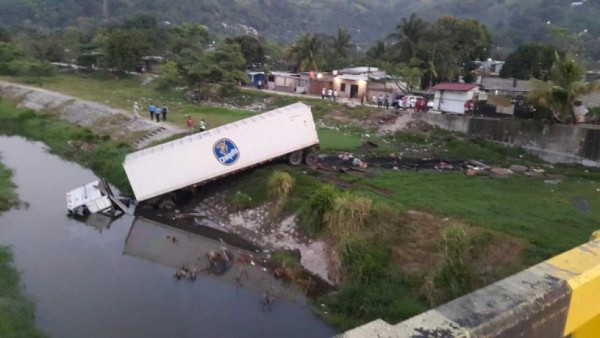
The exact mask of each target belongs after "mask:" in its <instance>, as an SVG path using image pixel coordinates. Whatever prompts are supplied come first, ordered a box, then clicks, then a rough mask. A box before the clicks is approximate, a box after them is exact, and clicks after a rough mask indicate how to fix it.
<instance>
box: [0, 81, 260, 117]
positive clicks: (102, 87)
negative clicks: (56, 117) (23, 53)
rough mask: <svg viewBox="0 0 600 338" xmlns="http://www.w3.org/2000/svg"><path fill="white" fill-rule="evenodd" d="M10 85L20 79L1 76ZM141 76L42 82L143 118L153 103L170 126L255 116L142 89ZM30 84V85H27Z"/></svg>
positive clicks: (176, 93) (181, 95) (178, 93)
mask: <svg viewBox="0 0 600 338" xmlns="http://www.w3.org/2000/svg"><path fill="white" fill-rule="evenodd" d="M0 79H3V80H7V81H11V82H21V83H22V82H23V81H22V80H21V79H20V78H15V77H1V78H0ZM143 79H144V78H143V77H139V76H132V75H123V74H113V73H104V72H96V73H90V74H85V73H82V74H78V75H67V74H61V75H58V76H56V77H53V78H49V79H47V80H45V82H44V83H43V88H45V89H48V90H53V91H57V92H61V93H64V94H67V95H71V96H74V97H77V98H81V99H84V100H90V101H95V102H98V103H102V104H106V105H109V106H111V107H115V108H121V109H124V110H126V111H129V112H133V103H134V102H138V104H139V105H140V108H141V109H140V110H141V111H140V115H141V116H142V118H148V119H150V116H149V113H148V112H147V111H146V107H147V106H148V105H149V104H150V103H151V102H152V103H154V104H155V105H160V106H162V105H163V104H166V105H167V106H168V107H169V114H168V115H167V120H168V121H169V122H170V123H173V124H176V125H180V126H182V127H185V126H186V124H185V123H186V122H185V121H186V120H187V117H186V116H187V115H191V116H192V118H193V119H194V120H195V121H199V120H200V119H201V118H203V119H205V120H206V122H207V124H208V127H209V128H212V127H217V126H220V125H223V124H227V123H230V122H233V121H237V120H239V119H242V118H246V117H249V116H252V115H253V114H254V113H252V112H249V111H243V110H234V109H227V108H221V107H210V106H201V105H198V104H194V103H191V102H189V101H188V100H187V99H186V97H185V91H172V92H160V91H157V90H155V89H154V87H153V86H152V84H150V85H145V86H142V82H143ZM30 85H31V84H30Z"/></svg>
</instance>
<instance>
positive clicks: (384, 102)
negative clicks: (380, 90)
mask: <svg viewBox="0 0 600 338" xmlns="http://www.w3.org/2000/svg"><path fill="white" fill-rule="evenodd" d="M375 102H377V107H378V108H383V107H385V109H390V98H389V97H388V96H387V95H386V96H383V95H379V96H378V97H375V96H373V103H375Z"/></svg>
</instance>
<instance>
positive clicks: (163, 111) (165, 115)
mask: <svg viewBox="0 0 600 338" xmlns="http://www.w3.org/2000/svg"><path fill="white" fill-rule="evenodd" d="M161 112H162V117H163V121H166V120H167V113H168V112H169V108H167V105H164V104H163V106H162V109H161Z"/></svg>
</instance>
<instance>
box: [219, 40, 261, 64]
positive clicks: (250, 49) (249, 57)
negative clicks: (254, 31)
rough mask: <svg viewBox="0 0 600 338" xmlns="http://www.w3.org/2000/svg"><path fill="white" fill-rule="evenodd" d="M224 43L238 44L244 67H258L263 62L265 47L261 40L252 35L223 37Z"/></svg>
mask: <svg viewBox="0 0 600 338" xmlns="http://www.w3.org/2000/svg"><path fill="white" fill-rule="evenodd" d="M225 43H233V44H238V45H239V46H240V48H241V51H242V54H243V55H244V59H246V68H256V67H260V66H262V65H263V64H264V63H265V48H264V46H263V43H262V41H260V40H259V39H258V38H257V37H256V36H254V35H238V36H236V37H233V38H227V39H225Z"/></svg>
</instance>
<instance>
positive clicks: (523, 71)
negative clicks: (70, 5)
mask: <svg viewBox="0 0 600 338" xmlns="http://www.w3.org/2000/svg"><path fill="white" fill-rule="evenodd" d="M216 40H219V39H218V37H216V36H215V35H214V34H211V32H209V30H208V29H207V28H206V27H205V26H203V25H199V24H190V23H181V24H179V25H173V24H166V23H163V22H159V21H158V20H157V19H156V18H155V17H153V16H147V15H141V16H137V17H135V18H132V19H130V20H126V21H124V22H123V23H108V24H105V25H102V26H90V27H86V26H85V25H84V26H77V27H75V26H70V27H66V28H61V29H56V30H52V31H44V30H39V29H12V30H8V29H6V28H2V29H0V74H2V75H16V76H27V77H31V78H34V79H38V80H39V79H40V78H41V77H44V76H51V75H53V73H54V72H55V70H54V68H53V67H50V66H49V64H48V63H49V62H67V63H75V64H78V65H79V66H83V67H90V68H91V67H95V66H100V67H103V68H110V69H114V70H118V71H119V70H120V71H134V70H139V68H140V67H141V64H142V58H143V57H145V56H160V57H161V58H164V60H165V62H164V63H163V64H162V65H161V67H160V71H161V76H160V78H159V79H158V80H157V81H156V83H157V85H158V86H159V88H160V89H164V90H169V89H173V88H175V87H182V86H186V87H188V88H189V89H190V90H191V91H194V92H195V93H196V97H197V98H199V99H207V98H210V97H211V96H212V95H215V94H216V95H222V96H226V95H229V94H231V93H232V92H235V91H236V88H237V87H236V84H239V83H243V82H246V81H248V78H247V76H246V75H245V73H244V71H245V70H249V69H250V70H262V71H270V70H290V69H291V70H294V71H298V72H304V71H331V70H335V69H341V68H345V67H349V66H357V65H361V66H364V65H368V66H372V67H378V68H380V69H382V70H385V71H386V72H387V73H388V74H389V75H390V76H391V77H392V78H393V79H395V80H398V83H400V82H402V83H405V84H406V87H407V88H404V89H405V90H415V89H424V88H428V87H430V86H432V85H434V84H436V83H438V82H443V81H459V80H462V81H464V82H473V81H475V80H476V79H477V73H476V72H475V70H476V69H477V68H478V67H479V66H480V63H481V61H483V60H486V59H487V58H489V57H490V55H491V52H492V51H491V50H492V35H491V34H490V32H489V31H488V29H487V28H486V27H485V26H484V25H483V24H481V23H480V22H479V21H477V20H474V19H459V18H455V17H451V16H442V17H440V18H438V19H436V20H435V21H427V20H424V19H422V18H420V17H419V16H418V15H416V14H414V13H413V14H412V15H410V16H409V17H408V18H403V19H402V20H401V21H400V22H399V23H398V24H397V25H396V27H395V29H394V31H393V32H392V33H390V34H388V35H387V36H384V37H382V39H381V40H378V41H376V42H375V43H374V44H373V46H371V47H370V48H369V49H367V50H365V51H363V50H361V49H360V48H358V47H357V45H355V44H354V42H353V37H352V35H351V34H350V32H349V31H348V30H347V29H345V28H341V27H340V28H338V29H337V30H336V31H335V33H334V34H332V35H327V34H315V33H302V34H300V35H299V36H298V38H297V39H296V40H295V41H294V42H292V43H291V44H290V45H288V46H283V45H281V44H279V43H277V42H274V41H272V40H267V39H265V38H264V37H259V36H254V35H239V36H231V37H226V38H223V39H220V40H219V41H218V42H216ZM566 55H567V53H566V52H563V51H562V50H561V49H559V48H558V47H554V46H549V45H543V44H537V43H533V44H526V45H522V46H520V47H519V48H518V49H517V50H515V51H514V52H513V53H511V54H510V55H509V56H508V57H507V59H506V65H505V67H504V68H503V70H502V72H501V74H500V75H501V76H503V77H510V78H518V79H529V78H536V79H539V80H542V81H549V80H551V81H558V79H557V78H556V76H557V75H556V74H559V73H560V72H557V71H554V70H553V69H554V68H555V67H556V65H559V64H561V63H560V62H563V61H564V60H567V57H566ZM561 60H563V61H561ZM558 61H560V62H558ZM573 62H574V61H573ZM574 67H577V70H576V71H574V72H573V73H574V74H579V73H581V72H582V71H581V69H580V68H579V67H578V66H577V64H576V63H574ZM400 80H402V81H400ZM567 96H569V95H567ZM571 96H572V95H571ZM571 96H569V97H571ZM546 101H548V100H546ZM538 102H542V101H540V100H538ZM555 106H556V105H555ZM570 111H571V110H567V116H568V115H569V112H570Z"/></svg>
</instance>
